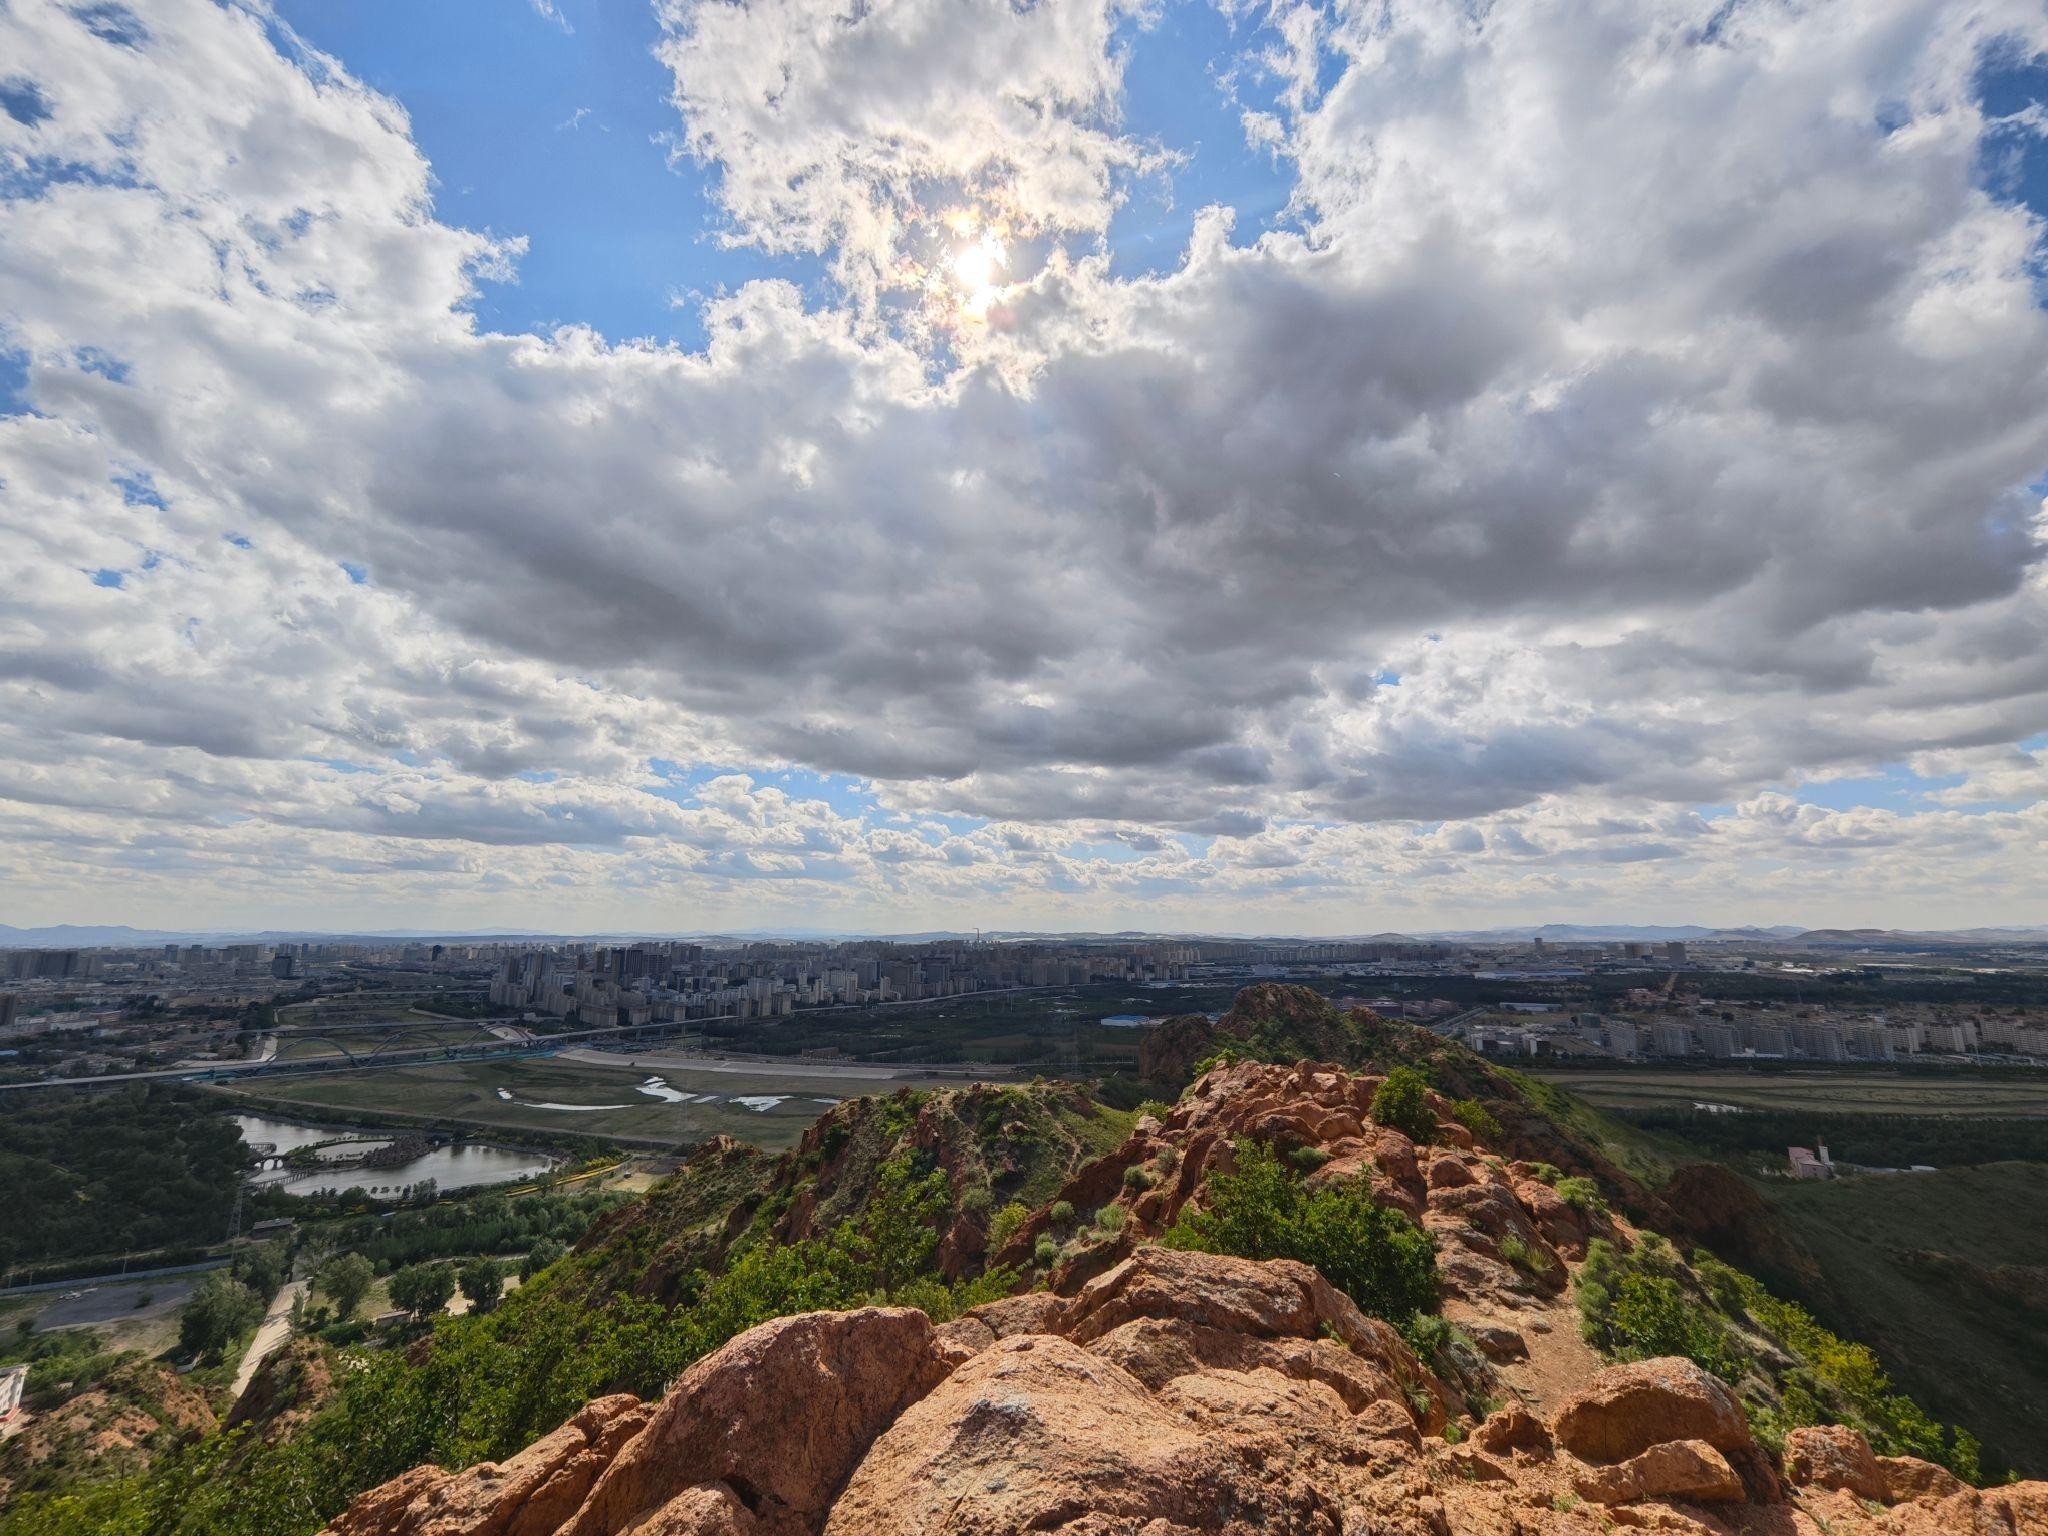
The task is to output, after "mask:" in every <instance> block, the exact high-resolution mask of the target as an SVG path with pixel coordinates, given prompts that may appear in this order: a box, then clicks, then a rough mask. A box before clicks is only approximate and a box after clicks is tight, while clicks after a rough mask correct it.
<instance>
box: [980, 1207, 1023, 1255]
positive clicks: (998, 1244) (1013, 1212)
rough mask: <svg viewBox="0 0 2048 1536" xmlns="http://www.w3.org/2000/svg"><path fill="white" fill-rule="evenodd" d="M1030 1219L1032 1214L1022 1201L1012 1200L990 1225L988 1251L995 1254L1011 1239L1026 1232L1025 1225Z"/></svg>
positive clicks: (998, 1212) (997, 1213)
mask: <svg viewBox="0 0 2048 1536" xmlns="http://www.w3.org/2000/svg"><path fill="white" fill-rule="evenodd" d="M1030 1219H1031V1212H1030V1211H1029V1210H1027V1209H1026V1208H1025V1206H1024V1202H1023V1201H1021V1200H1012V1201H1011V1202H1010V1203H1009V1204H1008V1205H1006V1206H1004V1207H1003V1208H1002V1209H1001V1210H1000V1211H997V1212H996V1216H995V1220H994V1221H992V1222H990V1223H989V1224H988V1251H989V1252H990V1253H995V1252H997V1251H998V1250H1000V1249H1001V1248H1003V1247H1004V1246H1005V1245H1006V1244H1007V1243H1008V1242H1009V1241H1010V1239H1011V1238H1013V1237H1015V1236H1016V1235H1017V1234H1018V1233H1019V1232H1021V1231H1023V1230H1024V1223H1025V1222H1027V1221H1029V1220H1030Z"/></svg>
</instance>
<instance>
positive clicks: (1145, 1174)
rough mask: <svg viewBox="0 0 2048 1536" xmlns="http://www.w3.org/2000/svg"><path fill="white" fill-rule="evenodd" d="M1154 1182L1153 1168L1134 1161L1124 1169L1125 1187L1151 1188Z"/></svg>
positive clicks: (1141, 1189) (1136, 1188) (1135, 1188)
mask: <svg viewBox="0 0 2048 1536" xmlns="http://www.w3.org/2000/svg"><path fill="white" fill-rule="evenodd" d="M1154 1182H1155V1180H1154V1178H1153V1174H1152V1170H1151V1169H1149V1168H1146V1167H1144V1166H1142V1165H1141V1164H1137V1163H1133V1164H1132V1165H1131V1166H1130V1167H1128V1168H1126V1169H1125V1170H1124V1188H1125V1189H1133V1190H1139V1191H1143V1190H1147V1189H1150V1188H1151V1187H1152V1185H1153V1183H1154Z"/></svg>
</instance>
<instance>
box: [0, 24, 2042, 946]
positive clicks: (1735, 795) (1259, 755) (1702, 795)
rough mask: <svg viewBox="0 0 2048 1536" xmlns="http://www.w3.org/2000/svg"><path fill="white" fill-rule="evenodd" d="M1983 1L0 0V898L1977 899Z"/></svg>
mask: <svg viewBox="0 0 2048 1536" xmlns="http://www.w3.org/2000/svg"><path fill="white" fill-rule="evenodd" d="M2044 217H2048V13H2044V11H2043V9H2042V7H2041V6H2040V4H2039V0H1974V3H1972V4H1970V5H1958V4H1954V3H1952V0H1500V3H1496V4H1492V5H1471V4H1468V3H1466V0H1331V3H1329V4H1323V5H1317V4H1312V3H1307V0H1295V3H1290V0H1270V3H1269V0H1035V3H1031V4H1015V3H1013V0H654V3H652V4H638V3H633V0H530V3H526V4H520V3H513V0H506V3H491V4H482V3H461V0H441V3H437V4H433V5H419V4H415V3H410V0H351V3H348V4H333V3H329V0H276V3H274V4H268V5H266V4H260V3H215V0H149V3H148V4H146V5H145V4H139V3H135V4H122V3H117V0H74V3H62V4H60V3H55V0H0V922H8V923H12V924H15V925H18V926H28V925H35V924H45V923H56V922H87V923H104V922H127V923H134V924H137V925H139V926H153V927H168V928H177V929H192V928H200V927H277V928H317V927H327V928H337V929H347V928H362V929H367V928H377V927H410V928H423V927H435V928H442V929H446V930H469V929H479V928H486V927H524V928H543V929H548V930H553V931H600V930H605V929H630V930H633V931H664V930H674V931H684V930H697V929H716V928H721V927H748V928H762V927H775V926H789V927H803V928H812V929H820V928H838V929H865V930H870V931H892V930H893V931H912V930H921V929H927V928H934V927H947V928H967V927H977V926H979V927H1004V928H1018V927H1030V928H1047V929H1061V928H1065V929H1110V928H1127V927H1129V928H1154V929H1178V930H1184V931H1197V930H1199V931H1215V932H1268V933H1271V932H1296V933H1304V934H1307V933H1331V934H1335V933H1372V932H1378V931H1383V930H1389V929H1411V930H1415V929H1429V928H1442V927H1452V926H1481V925H1491V924H1496V923H1498V924H1507V923H1521V922H1534V921H1579V922H1646V923H1647V922H1681V921H1698V922H1708V923H1727V924H1735V923H1775V922H1796V923H1803V924H1807V925H1812V926H1822V925H1830V926H1833V925H1883V926H1895V927H1958V926H1966V925H1976V924H1993V923H2041V922H2048V509H2044V494H2048V225H2044Z"/></svg>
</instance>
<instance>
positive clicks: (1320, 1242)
mask: <svg viewBox="0 0 2048 1536" xmlns="http://www.w3.org/2000/svg"><path fill="white" fill-rule="evenodd" d="M1237 1150H1238V1156H1237V1170H1236V1172H1234V1173H1219V1174H1215V1175H1212V1176H1211V1177H1210V1179H1209V1182H1208V1208H1207V1209H1206V1210H1202V1211H1195V1210H1183V1211H1182V1212H1181V1214H1180V1216H1179V1218H1178V1219H1177V1220H1176V1221H1175V1222H1174V1224H1173V1226H1172V1227H1171V1228H1169V1229H1168V1231H1167V1233H1166V1236H1165V1239H1164V1241H1165V1244H1166V1246H1167V1247H1169V1248H1181V1249H1193V1250H1198V1251H1200V1252H1204V1253H1230V1254H1236V1255H1237V1256H1238V1257H1240V1258H1246V1259H1299V1260H1300V1261H1301V1262H1303V1263H1304V1264H1312V1265H1314V1266H1315V1267H1316V1268H1317V1269H1318V1270H1320V1271H1321V1272H1322V1275H1323V1278H1324V1279H1326V1280H1328V1281H1329V1282H1330V1283H1331V1284H1332V1285H1334V1286H1336V1287H1337V1288H1338V1289H1339V1290H1341V1291H1343V1292H1344V1293H1345V1294H1346V1295H1347V1296H1349V1297H1350V1298H1351V1299H1352V1300H1353V1301H1355V1302H1357V1303H1358V1305H1359V1307H1360V1309H1361V1310H1363V1311H1365V1312H1367V1313H1370V1314H1372V1315H1373V1316H1375V1317H1384V1318H1388V1319H1390V1320H1393V1321H1396V1322H1399V1321H1401V1320H1403V1319H1406V1318H1408V1317H1411V1316H1413V1315H1414V1314H1415V1313H1417V1312H1433V1311H1435V1310H1436V1307H1437V1278H1436V1243H1435V1241H1434V1240H1433V1239H1432V1238H1431V1237H1430V1236H1429V1234H1428V1233H1426V1232H1424V1231H1422V1230H1421V1229H1420V1228H1419V1227H1417V1226H1416V1225H1415V1223H1414V1222H1412V1221H1410V1220H1409V1219H1408V1218H1407V1217H1406V1216H1404V1215H1402V1214H1401V1213H1400V1212H1399V1211H1394V1210H1388V1209H1386V1208H1385V1207H1382V1206H1379V1205H1375V1204H1374V1203H1373V1200H1372V1196H1371V1193H1370V1191H1369V1190H1368V1189H1366V1188H1364V1187H1362V1186H1360V1185H1358V1184H1356V1183H1350V1184H1340V1185H1326V1186H1324V1187H1322V1188H1318V1189H1309V1188H1306V1187H1305V1186H1304V1185H1303V1184H1302V1182H1301V1180H1300V1179H1299V1177H1298V1176H1296V1175H1295V1174H1294V1173H1292V1172H1291V1171H1290V1170H1289V1169H1288V1168H1287V1167H1286V1165H1285V1164H1283V1163H1282V1162H1281V1161H1280V1159H1279V1158H1278V1157H1277V1156H1275V1155H1274V1152H1273V1149H1272V1148H1271V1147H1270V1146H1267V1145H1265V1144H1264V1143H1261V1142H1242V1143H1240V1144H1239V1146H1238V1149H1237Z"/></svg>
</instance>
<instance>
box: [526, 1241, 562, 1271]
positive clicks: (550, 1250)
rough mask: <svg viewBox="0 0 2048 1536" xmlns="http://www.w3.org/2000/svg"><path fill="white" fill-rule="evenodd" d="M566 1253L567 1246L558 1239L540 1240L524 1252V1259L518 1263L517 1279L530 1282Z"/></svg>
mask: <svg viewBox="0 0 2048 1536" xmlns="http://www.w3.org/2000/svg"><path fill="white" fill-rule="evenodd" d="M568 1251H569V1245H568V1244H567V1243H565V1242H563V1241H562V1240H561V1239H560V1238H559V1237H543V1238H541V1239H540V1240H539V1241H538V1242H536V1243H535V1244H534V1245H533V1246H532V1247H531V1248H529V1249H527V1250H526V1257H525V1258H523V1259H521V1260H520V1261H519V1278H520V1279H521V1280H531V1279H532V1278H533V1277H534V1276H535V1275H537V1274H539V1273H540V1272H541V1271H542V1270H544V1269H546V1268H547V1267H548V1266H549V1265H550V1264H552V1263H554V1262H555V1260H557V1259H559V1258H561V1257H562V1255H563V1254H565V1253H567V1252H568Z"/></svg>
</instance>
